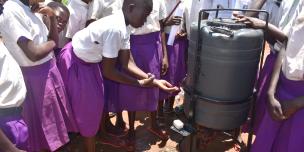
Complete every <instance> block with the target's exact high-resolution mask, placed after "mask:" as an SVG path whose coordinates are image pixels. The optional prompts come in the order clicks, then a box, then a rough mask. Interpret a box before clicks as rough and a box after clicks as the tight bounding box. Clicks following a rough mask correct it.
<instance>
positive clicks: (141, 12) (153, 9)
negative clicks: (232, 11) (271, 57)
mask: <svg viewBox="0 0 304 152" xmlns="http://www.w3.org/2000/svg"><path fill="white" fill-rule="evenodd" d="M294 1H297V0H294ZM300 1H301V0H300ZM152 3H153V4H152ZM184 3H185V5H186V6H187V5H188V3H189V4H191V2H189V1H185V2H184ZM262 3H265V0H259V1H258V2H256V3H253V4H262ZM219 4H220V5H221V6H223V7H225V8H234V6H235V5H236V4H238V5H237V6H239V7H240V8H246V7H248V6H249V3H247V1H246V2H245V1H244V3H243V4H242V5H240V4H239V3H238V1H233V0H231V1H230V0H228V1H216V0H214V1H208V0H205V1H204V0H201V1H192V7H191V9H185V16H184V17H183V19H182V20H181V18H179V17H174V16H172V15H171V16H170V15H169V14H172V13H171V12H172V11H174V8H175V6H176V5H180V4H179V2H178V1H173V0H168V1H161V0H153V2H152V0H144V1H142V0H124V1H123V2H121V1H114V0H113V1H111V0H108V1H106V0H99V1H98V0H94V1H93V2H88V1H80V0H71V1H70V2H69V4H68V8H69V9H68V10H67V9H66V8H65V6H63V5H61V4H59V3H54V2H52V3H49V4H48V6H49V7H45V6H38V5H37V2H36V1H32V0H30V1H26V0H24V1H19V0H8V1H7V2H6V3H5V4H4V11H3V14H2V15H1V21H0V26H1V30H0V31H1V36H2V37H3V40H4V44H5V46H6V47H7V48H8V52H9V53H7V54H10V55H11V56H13V58H14V59H15V60H16V61H17V63H18V64H19V66H20V67H21V70H22V74H23V78H24V80H25V81H24V82H25V85H26V88H27V93H26V96H25V88H24V84H23V81H22V75H21V74H20V73H21V72H20V70H19V75H18V71H13V72H11V73H13V74H11V75H13V76H16V78H15V79H11V80H10V81H9V80H7V79H4V80H6V81H8V82H13V84H14V85H13V84H9V86H10V87H7V86H5V85H3V88H5V89H7V88H9V89H10V88H11V89H10V90H8V92H9V93H10V94H9V95H7V96H8V98H3V99H1V129H2V130H3V131H4V133H6V134H7V136H8V137H9V139H11V141H13V143H15V144H16V145H18V146H20V147H18V148H21V149H25V150H28V151H41V150H49V151H55V150H57V149H58V148H60V147H62V146H63V145H65V144H66V143H67V142H68V141H69V138H68V134H67V132H80V134H81V135H82V136H83V137H85V138H84V139H85V140H84V141H85V145H86V151H95V139H94V137H95V135H96V134H97V132H98V130H99V127H100V124H101V125H102V127H101V128H105V126H104V125H107V124H109V116H108V112H116V113H118V123H117V124H118V125H117V127H118V128H121V129H122V130H124V129H125V127H126V126H125V123H124V122H123V120H122V116H121V112H122V111H123V110H127V111H128V112H129V132H128V138H127V139H128V140H127V142H124V141H123V140H121V139H120V138H115V137H113V136H109V137H107V133H106V132H107V130H104V131H103V132H102V136H103V137H104V139H102V140H103V141H104V143H109V144H111V145H113V146H117V147H125V148H126V149H127V150H130V151H131V150H134V149H135V143H134V140H135V129H134V121H135V112H136V111H149V112H151V120H152V123H151V124H152V126H151V128H150V129H149V131H150V132H152V133H153V134H155V135H157V136H158V137H160V138H161V139H167V138H168V135H167V134H166V133H165V132H163V130H162V129H160V128H159V127H158V125H157V123H156V122H157V121H156V118H157V113H156V111H157V109H158V106H159V105H162V102H163V99H168V98H169V99H170V100H169V101H170V102H171V106H172V103H173V99H174V98H173V96H174V95H175V94H166V93H162V92H161V93H160V92H159V90H158V89H156V88H142V86H158V87H160V88H161V89H163V90H165V91H168V92H174V91H176V90H178V89H177V88H176V87H173V86H172V85H171V84H173V85H176V86H178V85H179V84H180V82H181V80H182V79H183V77H184V76H185V68H186V65H185V60H184V53H185V50H186V48H187V39H186V37H185V32H186V31H189V30H187V29H189V28H188V27H189V24H190V23H192V22H193V21H196V20H197V19H196V18H193V19H190V18H191V17H193V16H195V15H196V14H197V12H198V10H199V9H201V8H215V7H216V6H217V5H219ZM270 4H271V3H269V5H270ZM300 4H302V3H301V2H296V3H295V2H293V3H289V1H287V2H284V1H283V2H282V6H281V7H280V12H281V14H282V16H283V17H284V16H285V19H278V20H279V21H280V22H282V23H281V24H282V25H281V26H283V25H284V26H287V25H289V29H291V27H292V26H291V25H293V21H291V20H295V19H296V18H297V16H298V14H299V13H295V12H296V11H295V10H296V8H297V7H300V8H301V7H302V5H300ZM152 5H153V6H152ZM29 6H31V7H29ZM197 6H198V7H197ZM260 6H262V5H260ZM270 6H272V7H277V6H276V5H270ZM256 7H258V6H256ZM90 8H91V10H90ZM186 8H187V7H186ZM268 8H269V7H268ZM283 9H285V11H284V10H283ZM286 9H287V10H288V11H286ZM273 10H276V9H273ZM31 11H34V12H36V14H34V13H32V12H31ZM298 12H300V9H299V10H298ZM37 13H40V14H44V15H45V16H47V17H43V18H44V19H41V18H40V17H37ZM187 13H188V15H187ZM272 13H273V14H277V13H276V12H272ZM111 14H112V15H111ZM189 14H190V15H189ZM294 14H296V15H294ZM108 15H110V16H108ZM69 16H70V17H69ZM88 16H89V17H88ZM105 16H108V17H105ZM190 16H191V17H190ZM237 17H238V18H240V21H244V22H246V23H256V21H257V20H256V19H253V18H247V17H243V16H237ZM68 18H69V19H68ZM100 18H101V19H100ZM278 18H279V17H278ZM41 20H44V21H45V23H43V22H42V21H41ZM95 20H97V21H95ZM286 20H287V21H286ZM164 21H166V22H164ZM181 21H184V22H183V23H182V24H181ZM57 22H58V24H57ZM188 23H189V24H188ZM262 23H263V22H260V24H252V26H257V27H258V26H259V25H263V24H262ZM65 24H68V26H67V28H64V26H65ZM88 24H89V25H88ZM174 24H176V25H181V26H183V27H185V26H184V25H186V27H187V28H183V27H182V28H181V29H182V30H181V31H180V32H179V33H178V34H177V35H178V36H177V37H176V39H175V44H174V45H173V46H166V39H167V38H168V33H169V31H170V30H169V29H167V27H166V26H171V25H174ZM45 25H47V26H45ZM87 25H88V26H87ZM128 25H131V26H132V27H127V26H128ZM299 25H301V24H299ZM86 26H87V27H86ZM278 26H279V27H280V25H278ZM47 27H48V28H47ZM269 27H270V29H269V31H272V32H269V33H270V34H269V35H270V37H271V38H272V39H270V40H272V41H271V42H274V40H278V41H281V42H284V40H287V36H286V35H284V34H283V33H282V32H279V30H278V29H276V28H275V27H274V26H269ZM297 27H299V26H297ZM288 31H290V30H286V32H285V34H287V33H288ZM58 33H59V35H61V36H58ZM166 33H167V35H166ZM278 33H279V34H278ZM130 34H132V35H131V36H130ZM58 37H59V38H60V39H58ZM65 38H69V39H67V40H66V39H65ZM63 39H65V40H63ZM58 40H60V41H59V42H58ZM69 40H72V42H70V43H67V44H66V42H68V41H69ZM60 43H62V44H61V45H60ZM297 44H301V43H299V42H297ZM291 45H292V44H291ZM61 47H63V49H55V48H61ZM4 48H5V47H3V50H5V49H4ZM53 50H57V51H56V52H55V54H56V59H55V58H54V55H53ZM129 50H131V52H130V51H129ZM1 51H2V49H1ZM287 51H288V49H287ZM8 56H9V55H8ZM289 60H290V59H289ZM4 61H5V60H4ZM9 62H11V61H9ZM5 64H7V63H5ZM9 65H10V66H13V64H11V63H10V64H9ZM267 65H268V64H267V63H266V65H265V68H264V71H265V74H264V77H265V79H270V77H269V75H270V71H271V70H270V71H269V70H268V71H266V67H267ZM57 66H58V68H57ZM278 67H279V66H278ZM287 67H288V66H287ZM3 69H5V68H3ZM3 69H1V71H4V70H3ZM10 69H11V68H10ZM58 69H59V70H58ZM271 69H272V68H271ZM285 69H286V68H285ZM59 71H60V72H59ZM4 76H5V75H4ZM6 77H7V76H6ZM6 77H5V78H6ZM20 77H21V78H20ZM12 78H13V77H12ZM160 78H164V79H166V80H167V81H169V82H170V83H171V84H169V83H168V82H167V81H165V80H159V79H160ZM262 78H263V77H261V78H260V80H261V81H259V82H261V83H259V84H261V85H259V87H261V88H264V91H261V90H263V89H259V91H260V92H261V94H263V93H264V96H266V93H265V92H267V87H266V86H265V87H264V83H265V82H267V81H262ZM1 79H2V75H1ZM137 79H138V80H137ZM121 83H125V84H127V85H124V84H121ZM262 83H263V84H262ZM131 85H133V86H131ZM11 86H14V87H11ZM22 86H23V87H22ZM1 89H2V83H1ZM16 89H17V90H16ZM20 90H21V91H20ZM22 90H23V91H22ZM265 90H266V91H265ZM5 91H6V90H5ZM5 91H3V92H5ZM293 92H294V91H293ZM1 96H2V92H1ZM261 96H262V95H261ZM12 97H18V98H16V99H14V100H13V99H12ZM24 98H25V99H24ZM263 99H266V98H265V97H263ZM13 101H15V102H13ZM23 101H24V103H23V105H22V107H23V111H22V117H23V118H24V120H25V123H26V124H27V126H28V135H27V129H26V126H25V123H24V122H23V121H22V118H21V116H20V109H19V108H16V107H20V105H21V103H22V102H23ZM158 101H160V102H159V103H158ZM258 103H261V104H263V103H266V102H265V101H264V102H258ZM2 105H3V106H2ZM286 105H288V104H286ZM159 107H161V106H159ZM260 107H261V108H259V110H261V109H262V110H261V112H259V114H261V116H260V117H261V118H260V119H261V123H262V122H263V121H264V120H263V121H262V118H263V119H265V118H264V117H265V116H264V115H267V113H265V112H264V111H265V110H263V108H264V107H265V106H260ZM287 107H290V106H287ZM276 108H277V107H276ZM2 109H6V110H5V112H3V115H2V111H3V110H2ZM16 109H17V110H16ZM264 109H265V108H264ZM277 109H278V108H277ZM160 111H161V110H160ZM12 116H14V117H12ZM258 118H259V117H258ZM269 118H270V117H269ZM284 118H285V117H284ZM258 120H259V119H258ZM2 121H3V123H2ZM265 121H266V122H270V121H269V120H265ZM258 124H260V123H258ZM262 124H263V123H262ZM16 126H17V127H16ZM261 126H262V125H261ZM261 126H260V127H261ZM266 126H270V125H269V124H266ZM289 126H290V125H289ZM11 128H18V130H12V129H11ZM261 128H262V127H261ZM277 128H279V127H277ZM102 130H103V129H102ZM259 130H260V129H259ZM277 130H278V129H277ZM108 131H109V130H108ZM0 133H1V132H0ZM9 133H13V134H9ZM260 134H261V135H259V136H260V137H261V140H263V136H264V135H265V133H260ZM259 136H258V137H257V141H256V143H259V141H260V140H259ZM17 137H19V138H17ZM26 137H28V139H27V140H26V139H25V138H26ZM267 137H270V136H267ZM271 137H273V139H272V142H274V139H275V138H276V136H274V135H273V136H271ZM109 141H110V142H109ZM269 141H271V140H269ZM25 142H27V143H25ZM298 142H299V141H298ZM261 143H263V144H265V143H266V142H265V141H262V142H261ZM295 143H296V142H295ZM266 145H267V146H268V147H270V150H269V151H271V149H272V144H269V143H268V144H266ZM299 145H300V144H299ZM280 146H282V145H281V144H280ZM283 146H286V144H283ZM254 147H255V146H254ZM257 147H260V148H261V147H262V149H263V148H264V147H263V146H257ZM283 151H288V150H286V149H283Z"/></svg>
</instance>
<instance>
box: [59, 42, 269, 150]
mask: <svg viewBox="0 0 304 152" xmlns="http://www.w3.org/2000/svg"><path fill="white" fill-rule="evenodd" d="M268 54H269V47H268V45H267V46H266V49H265V55H264V60H265V58H266V57H267V55H268ZM182 103H183V98H179V100H176V101H175V106H177V105H180V104H182ZM123 117H124V121H125V122H126V123H127V122H128V117H127V112H123ZM177 118H179V119H184V118H183V117H182V116H178V115H175V114H171V115H167V116H166V120H165V124H166V125H165V126H164V129H166V130H167V131H168V132H169V135H170V139H169V140H168V141H161V140H159V139H158V138H156V137H155V136H154V135H153V134H151V133H150V132H148V131H147V127H149V124H150V118H149V116H148V114H147V113H144V112H139V113H137V114H136V119H137V121H136V122H135V126H136V152H143V151H145V152H179V151H182V152H184V151H185V152H186V151H187V150H180V149H179V146H178V145H179V144H178V143H179V142H180V141H181V140H182V139H183V138H182V136H181V135H179V134H178V133H176V132H174V131H172V130H171V129H170V126H171V125H172V122H173V120H175V119H177ZM114 121H115V118H113V119H112V122H114ZM127 126H128V123H127ZM241 138H242V140H243V141H244V143H246V142H247V138H248V134H247V133H242V134H241ZM80 141H81V139H80V137H79V136H74V137H72V139H71V142H70V143H69V144H68V145H67V146H65V147H64V148H63V149H62V150H59V152H84V150H83V144H82V143H81V142H80ZM96 145H97V152H125V150H123V149H117V148H113V147H111V146H107V145H102V144H101V143H100V142H99V141H97V142H96ZM181 145H182V146H181V147H185V145H186V146H188V145H187V143H185V142H184V143H183V144H181ZM235 151H236V148H235V142H233V141H232V139H231V138H229V137H227V136H224V135H218V136H216V138H215V139H214V140H213V141H212V142H211V143H210V144H209V145H208V146H207V148H206V149H205V150H203V151H202V152H235Z"/></svg>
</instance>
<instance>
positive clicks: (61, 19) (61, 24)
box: [45, 2, 70, 56]
mask: <svg viewBox="0 0 304 152" xmlns="http://www.w3.org/2000/svg"><path fill="white" fill-rule="evenodd" d="M47 6H48V7H50V8H52V9H53V10H54V13H55V16H56V19H57V31H58V36H59V39H58V46H57V48H56V49H55V50H54V53H55V56H57V54H58V53H59V51H60V50H61V49H62V48H63V47H64V46H65V45H66V44H67V43H68V42H69V40H68V39H67V38H66V37H65V34H66V25H67V23H68V21H69V17H70V12H69V9H68V8H67V7H66V6H64V5H63V4H61V3H59V2H49V3H48V4H47ZM45 20H46V22H47V26H48V28H50V21H49V18H45Z"/></svg>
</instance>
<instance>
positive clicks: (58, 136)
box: [21, 59, 76, 151]
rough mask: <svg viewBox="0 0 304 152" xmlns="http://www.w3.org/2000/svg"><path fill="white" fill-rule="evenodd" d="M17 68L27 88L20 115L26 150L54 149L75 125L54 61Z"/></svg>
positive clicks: (65, 139)
mask: <svg viewBox="0 0 304 152" xmlns="http://www.w3.org/2000/svg"><path fill="white" fill-rule="evenodd" d="M21 70H22V73H23V76H24V80H25V85H26V88H27V90H28V91H27V94H26V98H25V101H24V105H23V116H24V120H25V122H26V124H27V125H28V129H29V151H40V150H43V149H45V150H50V151H55V150H56V149H58V148H60V147H61V146H63V145H64V144H66V143H67V142H68V141H69V138H68V131H69V130H74V129H75V126H76V124H75V120H74V118H73V114H72V109H71V107H70V105H69V103H68V101H67V96H66V91H65V88H64V84H63V81H62V78H61V75H60V73H59V71H58V69H57V66H56V61H55V59H52V60H50V61H48V62H45V63H43V64H41V65H37V66H32V67H21Z"/></svg>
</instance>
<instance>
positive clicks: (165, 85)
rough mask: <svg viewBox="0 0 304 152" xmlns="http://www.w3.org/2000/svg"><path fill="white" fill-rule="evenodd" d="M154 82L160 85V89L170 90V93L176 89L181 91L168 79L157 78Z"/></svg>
mask: <svg viewBox="0 0 304 152" xmlns="http://www.w3.org/2000/svg"><path fill="white" fill-rule="evenodd" d="M154 84H155V85H156V86H157V87H159V88H160V89H162V90H164V91H166V92H168V93H173V92H176V91H179V88H178V87H176V86H173V85H172V84H170V83H169V82H167V81H166V80H158V79H155V80H154Z"/></svg>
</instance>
